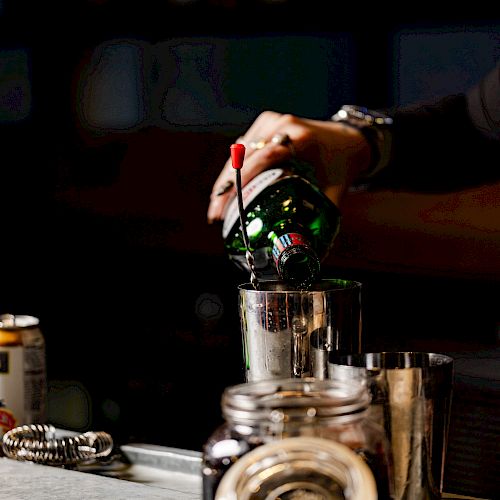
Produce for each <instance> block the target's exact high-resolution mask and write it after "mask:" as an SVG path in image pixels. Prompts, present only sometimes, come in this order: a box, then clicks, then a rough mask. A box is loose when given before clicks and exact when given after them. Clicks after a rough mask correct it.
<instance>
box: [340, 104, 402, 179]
mask: <svg viewBox="0 0 500 500" xmlns="http://www.w3.org/2000/svg"><path fill="white" fill-rule="evenodd" d="M331 120H332V121H335V122H340V123H345V124H346V125H350V126H352V127H355V128H356V129H357V130H359V131H360V132H361V134H363V136H364V138H365V139H366V141H367V142H368V144H369V146H370V149H371V158H372V159H371V164H370V166H369V167H368V169H367V170H366V171H365V172H364V173H363V177H365V178H368V177H371V176H373V175H374V174H375V173H377V172H379V171H380V170H382V169H383V168H385V167H386V166H387V164H388V163H389V161H390V157H391V143H392V140H391V133H390V126H391V125H392V118H391V117H390V116H387V115H384V114H383V113H381V112H379V111H370V110H368V109H367V108H364V107H362V106H355V105H349V104H346V105H344V106H342V107H341V108H340V109H339V110H338V111H337V113H335V114H334V115H333V116H332V117H331Z"/></svg>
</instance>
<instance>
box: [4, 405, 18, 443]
mask: <svg viewBox="0 0 500 500" xmlns="http://www.w3.org/2000/svg"><path fill="white" fill-rule="evenodd" d="M14 427H16V419H15V417H14V414H13V413H12V412H11V411H10V410H9V409H8V408H7V407H6V406H3V405H0V438H2V437H3V435H4V434H5V433H6V432H7V431H10V430H11V429H13V428H14Z"/></svg>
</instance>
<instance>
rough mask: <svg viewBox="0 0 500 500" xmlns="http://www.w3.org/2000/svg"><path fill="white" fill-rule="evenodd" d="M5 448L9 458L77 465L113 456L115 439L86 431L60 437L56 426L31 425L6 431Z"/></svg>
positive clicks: (3, 444)
mask: <svg viewBox="0 0 500 500" xmlns="http://www.w3.org/2000/svg"><path fill="white" fill-rule="evenodd" d="M2 448H3V451H4V454H5V455H6V456H7V457H9V458H14V459H16V460H26V461H31V462H36V463H43V464H46V465H77V464H81V463H83V462H88V461H93V460H95V459H97V458H100V457H106V456H107V455H109V454H110V453H111V451H112V449H113V439H112V437H111V436H110V435H109V434H108V433H106V432H85V433H84V434H79V435H77V436H66V437H62V438H56V429H55V427H54V426H52V425H42V424H31V425H23V426H20V427H16V428H14V429H11V430H10V431H8V432H6V433H5V435H4V436H3V443H2Z"/></svg>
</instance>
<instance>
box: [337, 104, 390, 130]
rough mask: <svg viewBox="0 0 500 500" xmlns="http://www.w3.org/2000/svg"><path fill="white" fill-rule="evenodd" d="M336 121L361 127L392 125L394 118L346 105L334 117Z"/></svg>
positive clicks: (362, 107)
mask: <svg viewBox="0 0 500 500" xmlns="http://www.w3.org/2000/svg"><path fill="white" fill-rule="evenodd" d="M332 120H334V121H348V122H351V123H357V124H358V125H360V126H365V127H366V126H372V125H379V126H380V125H391V124H392V118H391V117H390V116H388V115H386V114H384V113H382V112H380V111H377V110H370V109H368V108H366V107H364V106H355V105H351V104H349V105H345V106H342V108H341V109H340V110H339V111H338V112H337V113H336V114H335V115H334V116H333V117H332Z"/></svg>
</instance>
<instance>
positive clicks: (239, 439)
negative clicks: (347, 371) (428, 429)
mask: <svg viewBox="0 0 500 500" xmlns="http://www.w3.org/2000/svg"><path fill="white" fill-rule="evenodd" d="M369 404H370V396H369V393H368V391H367V390H366V386H365V385H364V384H362V383H359V382H355V381H352V382H351V381H348V382H346V381H338V380H318V379H314V378H301V379H299V378H297V379H281V380H264V381H259V382H250V383H246V384H240V385H235V386H232V387H228V388H227V389H226V390H225V391H224V393H223V395H222V401H221V406H222V414H223V416H224V419H225V423H224V424H222V425H221V426H220V427H219V428H217V429H216V430H215V431H214V432H213V434H212V435H211V436H210V438H209V439H208V440H207V442H206V443H205V446H204V449H203V464H202V475H203V498H204V500H212V499H213V498H214V497H215V492H216V490H217V487H218V485H219V482H220V480H221V478H222V476H223V475H224V473H225V472H226V471H227V470H228V469H229V467H230V466H231V465H232V464H233V463H235V462H236V461H237V460H238V459H239V458H240V457H242V456H243V455H245V454H246V453H248V452H249V451H251V450H252V449H254V448H256V447H258V446H260V445H263V444H266V443H269V442H272V441H277V440H283V439H286V438H289V437H302V436H307V437H318V438H326V439H329V440H331V441H335V442H337V443H340V444H343V445H345V446H347V447H348V448H350V449H351V450H353V451H355V452H356V453H357V454H358V455H360V456H361V457H362V458H363V459H364V460H365V462H366V463H367V465H368V466H369V467H370V469H371V471H372V473H373V475H374V477H375V481H376V484H377V489H378V498H379V499H385V498H390V493H391V491H392V488H391V487H390V478H391V477H392V475H391V468H390V464H391V460H390V455H389V445H388V441H387V439H386V436H385V432H384V430H383V428H382V427H381V426H379V425H378V424H376V423H375V422H374V421H373V420H372V419H371V418H370V417H369V414H368V409H369Z"/></svg>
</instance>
